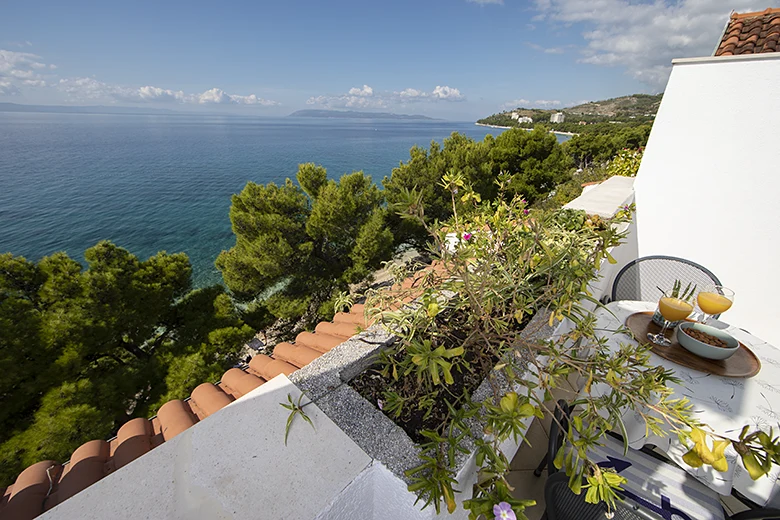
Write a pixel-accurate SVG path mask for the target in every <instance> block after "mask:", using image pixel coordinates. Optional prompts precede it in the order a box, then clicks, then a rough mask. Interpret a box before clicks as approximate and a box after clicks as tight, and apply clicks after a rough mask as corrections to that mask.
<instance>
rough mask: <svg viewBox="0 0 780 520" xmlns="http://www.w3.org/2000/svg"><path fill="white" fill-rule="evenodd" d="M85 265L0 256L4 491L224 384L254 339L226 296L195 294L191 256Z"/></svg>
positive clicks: (103, 248)
mask: <svg viewBox="0 0 780 520" xmlns="http://www.w3.org/2000/svg"><path fill="white" fill-rule="evenodd" d="M85 257H86V259H87V262H88V265H87V267H86V269H85V268H84V267H82V266H81V265H80V264H79V263H78V262H76V261H74V260H72V259H70V258H68V256H67V255H66V254H64V253H55V254H54V255H51V256H49V257H46V258H44V259H42V260H41V261H40V262H38V263H37V264H36V263H33V262H29V261H27V260H25V259H24V258H22V257H15V256H13V255H11V254H5V255H0V369H2V370H1V371H0V460H2V469H1V470H0V480H1V481H2V484H8V483H11V482H12V480H13V478H15V477H16V475H17V474H18V473H19V472H20V471H21V470H22V469H24V467H25V466H26V465H28V464H32V463H34V462H37V461H38V460H41V459H46V458H51V459H56V460H59V461H64V460H67V458H68V455H69V454H70V452H72V451H73V450H74V449H75V448H76V447H78V446H79V445H80V444H82V443H84V442H86V441H89V440H92V439H100V438H106V437H107V436H108V435H109V434H110V433H111V432H113V431H116V429H117V428H118V426H120V425H121V424H122V423H124V422H125V421H126V420H128V419H130V418H131V417H134V416H135V417H138V416H140V417H146V416H147V414H148V413H149V411H150V407H151V408H152V409H156V407H158V406H159V405H161V404H162V402H164V401H163V399H165V398H167V397H170V398H173V397H185V396H186V395H187V394H188V393H189V392H190V391H191V390H192V389H193V388H194V387H195V386H197V385H198V384H200V383H203V382H205V381H209V380H212V381H213V380H216V379H218V378H219V376H220V375H221V374H222V372H224V370H225V369H226V368H228V367H230V366H232V365H233V364H234V363H235V362H236V360H237V358H238V355H239V352H240V348H241V347H242V345H243V343H244V342H245V341H246V340H247V339H248V338H249V337H251V336H252V334H253V330H252V329H251V328H250V327H249V326H247V325H246V324H244V323H243V321H242V320H241V317H240V314H239V312H238V311H237V310H236V309H235V308H234V305H233V302H232V300H231V299H230V297H229V296H228V295H227V294H226V293H225V289H224V288H222V287H219V286H215V287H208V288H204V289H199V290H196V291H190V292H188V291H189V290H190V274H191V268H190V264H189V260H188V258H187V256H186V255H184V254H173V255H169V254H167V253H165V252H160V253H158V254H156V255H154V256H152V257H151V258H149V259H147V260H139V259H138V258H137V257H135V256H134V255H132V254H130V253H129V252H128V251H126V250H125V249H122V248H120V247H117V246H115V245H114V244H112V243H110V242H100V243H99V244H97V245H96V246H95V247H92V248H90V249H88V250H87V251H86V254H85Z"/></svg>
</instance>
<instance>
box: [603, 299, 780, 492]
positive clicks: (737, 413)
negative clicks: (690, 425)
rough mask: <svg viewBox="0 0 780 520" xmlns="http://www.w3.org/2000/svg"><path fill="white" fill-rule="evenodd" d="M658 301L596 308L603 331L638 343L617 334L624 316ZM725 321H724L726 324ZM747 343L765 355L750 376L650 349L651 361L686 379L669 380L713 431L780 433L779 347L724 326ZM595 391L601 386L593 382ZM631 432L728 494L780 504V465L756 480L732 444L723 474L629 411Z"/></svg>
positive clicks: (637, 444)
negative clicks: (704, 368)
mask: <svg viewBox="0 0 780 520" xmlns="http://www.w3.org/2000/svg"><path fill="white" fill-rule="evenodd" d="M655 307H656V304H655V303H648V302H635V301H618V302H612V303H610V304H608V305H607V308H606V309H600V310H598V311H597V312H596V316H597V318H598V322H597V325H596V326H597V328H598V329H599V331H600V332H599V333H600V334H602V335H603V336H604V337H606V338H607V339H608V342H609V344H610V345H611V346H614V347H615V348H616V349H617V348H618V346H619V345H620V344H621V343H624V344H625V343H630V342H634V340H633V339H632V338H630V337H629V336H627V335H625V334H615V333H614V332H613V331H615V330H616V329H617V328H618V327H619V326H621V325H623V324H624V323H625V321H626V318H628V316H630V315H631V314H633V313H635V312H642V311H653V310H654V309H655ZM724 325H725V324H724ZM724 330H725V331H726V332H728V333H729V334H731V335H732V336H734V337H735V338H737V339H738V340H739V341H741V342H742V343H744V344H745V345H746V346H747V347H749V348H750V349H751V350H752V351H753V352H754V353H755V354H756V356H758V358H759V359H760V360H761V371H760V372H759V373H758V374H756V375H755V376H753V377H751V378H747V379H745V378H739V379H735V378H727V377H720V376H715V375H712V374H706V373H704V372H699V371H698V370H693V369H690V368H687V367H683V366H681V365H678V364H676V363H673V362H671V361H668V360H666V359H663V358H661V357H660V356H656V355H655V354H652V356H651V363H653V364H656V365H662V366H664V367H667V368H670V369H673V370H674V371H675V373H676V374H677V376H678V377H679V378H680V379H681V380H682V381H683V382H682V384H681V385H671V386H672V388H674V390H675V394H676V395H675V397H687V398H688V399H689V400H690V401H691V403H692V404H693V413H694V414H695V415H696V417H698V418H699V419H700V420H701V421H702V422H703V423H704V424H707V425H709V426H710V427H711V428H712V429H713V430H714V431H715V432H717V433H720V434H724V435H729V436H733V437H736V436H738V435H739V432H740V430H741V429H742V427H743V426H744V425H746V424H748V425H750V426H751V428H753V427H759V428H761V429H764V430H766V431H767V432H768V431H769V428H770V427H774V432H775V434H777V432H778V430H779V428H780V426H779V424H780V349H778V348H775V347H773V346H772V345H770V344H768V343H767V342H766V341H762V340H760V339H758V338H756V337H755V336H752V335H750V334H748V333H747V332H745V331H743V330H741V329H738V328H736V327H734V326H728V327H727V328H725V329H724ZM593 390H594V391H597V388H596V387H595V386H594V388H593ZM623 422H624V423H625V426H626V432H627V434H628V442H629V446H630V447H631V448H634V449H639V448H641V447H642V446H644V445H646V444H652V445H655V446H657V447H658V448H659V449H661V450H663V451H665V452H666V453H667V454H668V455H669V457H670V458H671V459H672V460H674V461H675V462H677V463H678V464H679V465H680V466H681V467H682V468H685V470H686V471H688V472H689V473H690V474H691V475H693V476H695V477H696V478H698V479H699V480H700V481H701V482H703V483H704V484H706V485H707V486H708V487H710V488H712V489H714V490H715V491H717V492H719V493H721V494H723V495H728V494H730V493H731V490H732V488H734V489H736V490H737V491H739V492H740V493H742V494H743V495H745V496H746V497H748V498H750V499H751V500H753V501H754V502H756V503H758V504H759V505H767V506H772V507H780V485H779V484H778V482H777V481H778V475H780V468H777V467H775V468H773V469H772V471H771V473H770V474H769V475H768V476H765V477H762V478H760V479H759V480H757V481H753V480H752V479H751V478H750V476H749V475H748V473H747V471H746V470H745V468H744V467H743V466H742V461H741V460H740V459H739V457H738V456H737V454H736V452H735V451H734V449H733V448H732V447H729V448H728V450H727V452H726V458H727V460H728V462H729V468H728V470H727V471H726V472H725V473H720V472H717V471H715V470H713V469H712V468H711V467H702V468H692V467H690V466H688V465H687V464H685V463H684V462H683V461H682V456H683V454H684V453H685V452H686V451H687V449H686V448H685V447H684V446H683V445H682V444H680V442H679V441H678V440H677V437H676V436H675V435H672V436H668V437H658V436H655V435H652V434H650V435H645V423H644V421H643V420H641V418H639V417H638V416H635V414H634V412H631V411H628V412H627V413H626V414H625V415H624V416H623Z"/></svg>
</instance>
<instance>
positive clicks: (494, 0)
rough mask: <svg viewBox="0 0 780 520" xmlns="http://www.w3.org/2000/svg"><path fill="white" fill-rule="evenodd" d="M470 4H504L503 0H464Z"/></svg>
mask: <svg viewBox="0 0 780 520" xmlns="http://www.w3.org/2000/svg"><path fill="white" fill-rule="evenodd" d="M466 1H467V2H468V3H470V4H479V5H488V4H496V5H504V0H466Z"/></svg>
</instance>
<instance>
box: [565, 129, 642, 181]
mask: <svg viewBox="0 0 780 520" xmlns="http://www.w3.org/2000/svg"><path fill="white" fill-rule="evenodd" d="M583 128H588V129H589V131H588V132H586V133H585V132H583V133H580V134H579V135H575V136H574V137H572V138H571V139H569V140H568V141H566V142H565V143H563V147H564V150H565V152H566V153H567V154H569V155H571V156H572V158H573V159H574V161H575V162H576V163H577V165H578V166H579V167H580V168H585V167H588V166H590V165H594V164H601V163H605V162H607V161H609V160H610V159H612V158H613V157H615V155H617V154H618V153H619V152H620V151H621V150H625V149H630V150H637V149H639V148H641V147H643V146H645V145H646V144H647V139H648V137H649V136H650V128H651V125H649V124H647V125H640V126H626V125H610V124H609V123H603V124H601V125H589V126H585V127H583ZM615 174H616V175H623V173H615Z"/></svg>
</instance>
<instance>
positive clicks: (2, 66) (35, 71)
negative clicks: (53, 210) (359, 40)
mask: <svg viewBox="0 0 780 520" xmlns="http://www.w3.org/2000/svg"><path fill="white" fill-rule="evenodd" d="M56 68H57V66H56V65H54V64H52V63H44V61H43V58H41V57H40V56H38V55H37V54H32V53H29V52H16V51H9V50H2V49H0V95H2V96H10V95H19V94H21V93H22V91H21V89H20V88H19V87H46V86H51V87H54V88H56V89H57V90H59V91H60V92H64V93H65V94H67V97H68V100H70V101H73V102H79V101H82V102H83V101H103V102H116V101H123V102H130V103H189V104H199V105H208V104H221V105H228V104H231V105H255V106H275V105H278V104H279V103H277V102H276V101H271V100H269V99H263V98H260V97H257V95H255V94H249V95H246V96H244V95H239V94H228V93H226V92H225V91H224V90H222V89H219V88H212V89H209V90H207V91H205V92H201V93H196V94H185V93H184V92H183V91H181V90H171V89H165V88H160V87H155V86H151V85H147V86H144V87H138V88H136V87H127V86H124V85H113V84H110V83H105V82H102V81H99V80H97V79H95V78H88V77H81V78H79V77H77V78H61V79H59V80H57V76H56V73H53V72H51V71H53V70H54V69H56ZM365 88H368V89H369V95H370V89H371V87H368V86H364V90H365Z"/></svg>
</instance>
